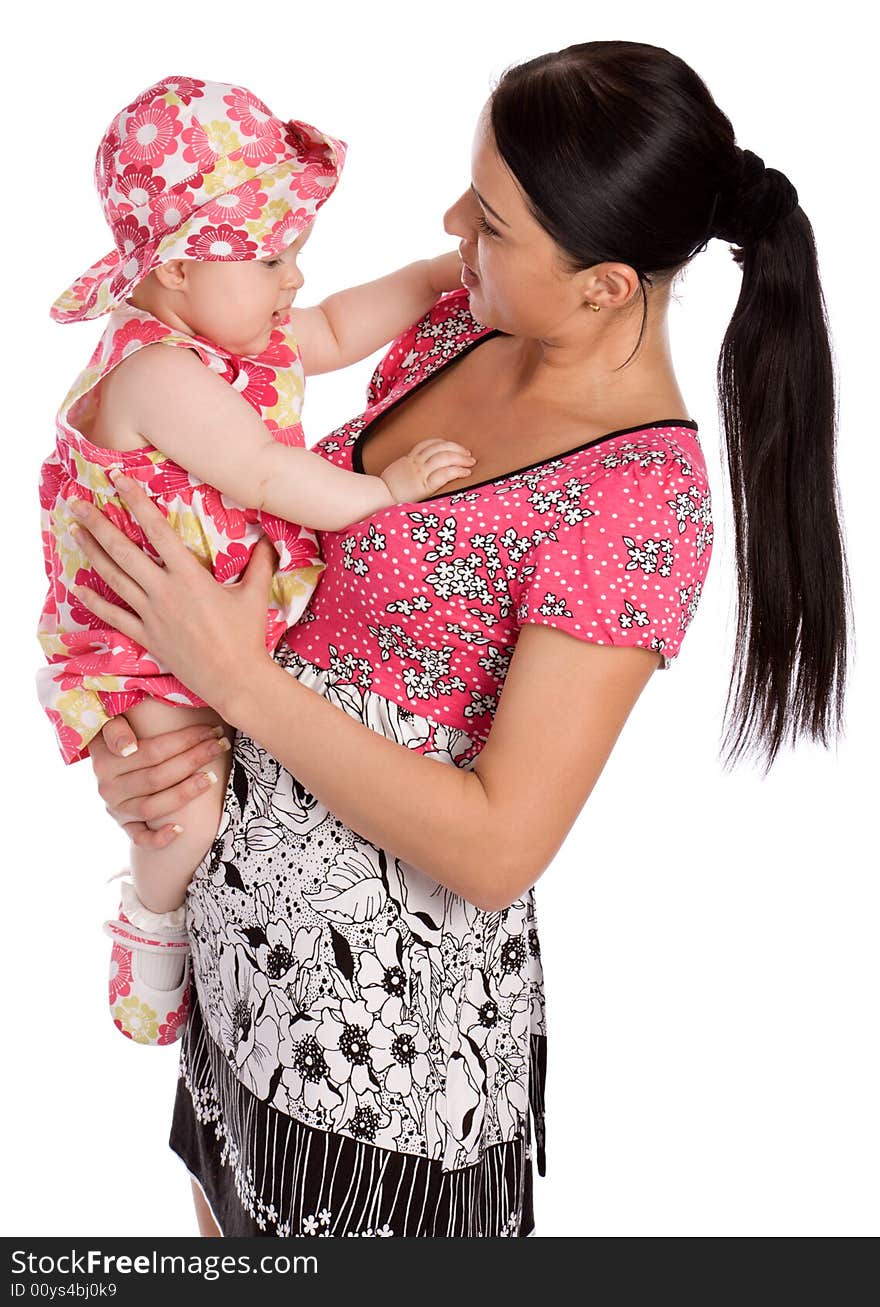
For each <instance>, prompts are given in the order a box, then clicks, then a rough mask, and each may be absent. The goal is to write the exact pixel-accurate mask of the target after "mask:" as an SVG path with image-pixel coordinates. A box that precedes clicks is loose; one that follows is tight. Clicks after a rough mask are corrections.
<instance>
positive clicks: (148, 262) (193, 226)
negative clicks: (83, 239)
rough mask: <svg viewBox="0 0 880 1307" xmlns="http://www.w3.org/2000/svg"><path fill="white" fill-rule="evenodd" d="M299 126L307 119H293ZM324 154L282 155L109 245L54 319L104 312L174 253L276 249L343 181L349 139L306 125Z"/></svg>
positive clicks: (242, 254) (256, 253) (210, 258)
mask: <svg viewBox="0 0 880 1307" xmlns="http://www.w3.org/2000/svg"><path fill="white" fill-rule="evenodd" d="M291 125H292V126H295V127H297V128H299V129H302V128H308V124H304V123H300V122H296V123H294V124H291ZM308 130H309V132H311V133H312V138H313V140H315V142H316V143H317V142H320V144H321V146H322V147H324V148H323V153H322V154H320V155H319V154H317V153H316V152H312V153H311V154H310V155H307V157H306V158H302V157H296V158H289V159H284V160H282V161H281V162H280V163H276V164H272V165H270V166H269V167H268V168H264V169H263V171H262V172H255V173H254V175H253V176H252V177H250V178H248V180H247V181H244V182H242V183H240V184H239V185H237V186H232V187H230V188H229V189H228V190H226V189H224V181H223V176H222V173H218V175H217V178H216V180H217V193H216V194H215V195H214V196H213V197H212V198H211V199H209V200H208V201H206V202H205V203H204V204H202V205H200V206H199V208H198V209H196V210H194V211H193V212H192V213H191V214H189V216H188V217H187V218H186V220H185V221H184V222H182V223H181V224H179V225H178V226H176V227H175V228H174V229H173V230H171V231H168V232H167V233H166V234H164V235H163V234H161V233H159V234H157V235H155V236H154V237H152V238H151V239H149V240H147V241H145V242H144V243H143V244H141V245H139V246H138V247H137V248H136V249H133V250H131V251H130V252H129V253H128V254H127V255H123V254H120V252H119V251H118V250H112V251H111V253H110V254H107V255H105V256H104V257H103V258H102V259H99V260H98V261H97V262H96V263H93V264H92V265H91V267H90V268H87V269H86V271H85V272H84V273H82V274H81V275H80V276H79V277H77V279H76V281H74V282H73V283H72V284H71V285H70V286H69V287H68V288H67V290H65V291H64V292H63V293H62V294H61V295H59V296H58V298H57V299H56V301H55V303H54V304H53V305H52V308H51V310H50V315H51V317H52V318H54V320H55V321H56V322H62V323H67V322H83V321H86V320H87V319H89V318H99V317H102V316H103V315H104V314H105V313H109V312H111V310H112V309H114V308H116V307H117V306H118V305H119V304H121V303H123V302H124V301H125V300H126V299H127V298H128V296H129V295H130V294H131V293H132V291H133V290H134V289H135V287H136V286H138V285H139V284H140V282H142V281H143V280H144V278H145V277H147V276H148V275H149V274H150V273H151V272H152V271H153V269H154V268H156V267H158V266H159V265H160V264H162V263H167V262H168V261H169V260H170V259H196V260H199V261H202V262H217V263H231V262H239V261H241V260H244V259H263V258H270V257H271V256H272V255H273V254H279V253H280V252H281V251H282V250H283V249H284V248H285V247H286V246H287V245H289V244H290V243H291V242H292V241H293V240H295V239H296V237H297V235H298V234H299V233H300V232H301V231H302V230H303V229H304V228H306V227H308V226H309V224H310V223H311V222H313V221H314V218H315V215H316V214H317V212H318V210H319V209H320V208H321V206H322V205H323V204H324V203H325V202H326V201H327V200H328V199H329V198H330V196H331V195H332V194H333V191H334V190H335V189H336V186H337V184H338V182H339V177H340V174H341V172H342V166H343V163H344V161H345V154H346V148H347V147H346V145H345V143H344V142H343V141H339V140H337V139H336V138H335V137H332V136H326V135H324V133H318V132H317V130H316V129H315V128H308Z"/></svg>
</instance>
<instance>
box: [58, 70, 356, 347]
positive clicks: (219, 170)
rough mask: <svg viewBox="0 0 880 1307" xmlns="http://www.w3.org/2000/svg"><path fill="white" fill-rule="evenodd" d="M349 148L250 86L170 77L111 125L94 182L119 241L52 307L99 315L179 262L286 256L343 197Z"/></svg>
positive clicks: (69, 314) (74, 316)
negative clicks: (279, 112)
mask: <svg viewBox="0 0 880 1307" xmlns="http://www.w3.org/2000/svg"><path fill="white" fill-rule="evenodd" d="M346 148H347V147H346V145H345V142H344V141H339V140H336V139H335V138H334V137H332V136H326V135H325V134H324V133H323V132H320V131H318V130H317V128H315V127H312V126H310V125H309V124H308V123H304V122H300V121H298V120H292V121H290V122H283V121H282V120H281V119H280V118H276V117H275V116H274V115H273V114H272V112H271V110H269V109H268V108H267V107H266V105H265V104H263V102H262V100H259V99H257V97H256V96H255V95H253V94H252V93H251V92H250V91H247V90H245V89H244V88H243V87H241V86H230V85H227V84H226V83H224V82H202V81H199V80H198V78H195V77H166V78H164V79H163V81H161V82H157V83H156V85H155V86H151V87H149V88H148V89H147V90H146V91H144V92H143V93H142V94H141V95H139V96H138V97H137V99H136V100H134V101H132V103H131V104H129V105H127V106H126V108H125V109H123V110H122V112H121V113H120V114H118V115H117V116H116V118H114V120H113V122H112V123H111V124H110V126H109V127H108V129H107V131H106V133H105V134H104V138H103V140H102V141H101V144H100V146H99V147H98V154H97V158H96V160H95V185H96V186H97V189H98V194H99V196H100V198H101V205H102V207H103V209H104V216H105V217H106V219H107V222H108V223H109V224H110V229H111V231H112V232H113V239H114V242H115V246H116V248H115V249H114V250H112V251H111V252H110V253H109V254H108V255H106V256H105V257H104V258H103V259H99V260H98V262H97V263H93V264H92V266H91V267H90V268H89V269H88V270H87V271H86V272H84V273H83V274H82V276H80V277H78V278H77V279H76V281H75V282H74V283H73V285H72V286H70V287H69V288H68V289H67V290H66V291H64V293H63V294H62V295H59V297H58V299H57V300H56V301H55V303H54V304H53V306H52V309H51V316H52V317H53V318H54V319H55V320H56V322H80V321H82V320H83V319H85V318H98V317H100V316H101V315H102V314H103V313H108V312H109V311H110V310H111V309H113V308H115V307H116V306H117V305H118V304H119V303H121V302H122V301H123V300H124V299H125V298H126V297H127V296H128V295H130V294H131V292H132V290H134V288H135V286H137V284H138V283H139V282H141V281H143V279H144V278H145V277H146V276H147V275H148V274H149V273H150V272H151V271H152V270H153V268H155V267H158V265H159V264H160V263H166V262H167V261H168V260H169V259H199V260H203V261H231V260H239V259H260V258H268V257H271V256H272V255H273V254H278V253H280V251H281V250H282V249H284V248H285V246H287V245H289V244H290V243H291V241H293V240H294V239H295V238H296V236H297V235H298V233H299V232H301V231H302V230H303V228H304V227H307V226H308V225H309V223H310V222H311V221H312V219H313V218H314V217H315V214H316V213H317V211H318V209H320V207H321V205H322V204H323V203H324V201H325V200H326V199H327V198H328V196H330V195H331V194H332V192H333V190H334V188H335V187H336V183H337V182H338V180H339V175H340V173H341V171H342V165H343V163H344V161H345V152H346Z"/></svg>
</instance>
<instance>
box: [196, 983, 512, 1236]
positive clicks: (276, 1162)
mask: <svg viewBox="0 0 880 1307" xmlns="http://www.w3.org/2000/svg"><path fill="white" fill-rule="evenodd" d="M170 1144H171V1147H172V1149H173V1150H174V1152H176V1153H177V1155H178V1156H179V1157H180V1158H181V1160H182V1161H183V1162H184V1164H185V1165H186V1167H187V1170H188V1171H189V1172H190V1174H191V1175H192V1176H194V1177H195V1179H196V1180H197V1181H198V1182H199V1185H200V1187H201V1189H202V1191H203V1193H204V1195H205V1197H206V1199H207V1201H208V1204H209V1206H210V1208H211V1211H212V1212H213V1214H214V1217H215V1220H216V1221H217V1224H218V1226H219V1227H220V1230H221V1232H222V1234H223V1235H224V1236H225V1237H226V1238H249V1237H253V1236H273V1235H274V1236H279V1237H281V1238H284V1237H288V1236H308V1235H317V1236H321V1237H324V1238H333V1237H336V1236H344V1235H348V1236H357V1235H360V1236H362V1237H364V1238H371V1237H373V1238H382V1237H388V1236H392V1235H397V1236H399V1237H409V1238H412V1237H419V1236H422V1237H427V1238H441V1237H459V1238H469V1237H486V1236H489V1237H491V1236H495V1237H511V1236H513V1237H516V1236H525V1235H528V1234H531V1233H532V1231H533V1229H534V1214H533V1208H532V1163H531V1158H530V1152H531V1150H530V1147H529V1142H528V1138H527V1136H526V1135H523V1136H521V1137H520V1139H519V1140H518V1141H517V1142H516V1143H515V1144H513V1145H511V1144H496V1145H495V1146H494V1147H493V1148H490V1149H488V1150H487V1152H486V1154H484V1157H483V1159H482V1161H481V1162H480V1163H478V1164H476V1165H474V1166H471V1167H467V1168H465V1169H464V1170H460V1171H446V1172H444V1171H442V1170H441V1168H440V1163H439V1162H437V1161H432V1160H429V1159H428V1158H425V1157H417V1156H414V1155H412V1154H408V1153H396V1152H391V1151H389V1150H386V1149H380V1148H376V1147H375V1146H374V1145H371V1144H368V1143H361V1142H358V1141H357V1140H355V1139H353V1138H349V1137H347V1136H344V1135H335V1134H329V1133H327V1132H325V1131H320V1130H315V1129H313V1128H312V1127H310V1126H305V1125H303V1124H302V1123H301V1122H299V1121H296V1120H294V1119H293V1118H292V1117H288V1116H283V1115H282V1114H281V1113H280V1112H278V1111H276V1109H275V1108H273V1107H271V1106H268V1105H267V1104H265V1103H261V1102H260V1101H259V1100H258V1099H256V1098H254V1096H253V1095H252V1094H250V1093H249V1091H248V1090H247V1089H245V1088H244V1086H243V1085H242V1084H241V1083H240V1082H239V1081H238V1080H236V1079H235V1077H234V1076H233V1075H232V1073H231V1072H230V1071H229V1068H228V1067H227V1065H226V1062H225V1059H224V1058H223V1056H222V1054H221V1053H220V1052H219V1050H218V1049H217V1047H216V1046H215V1045H214V1044H213V1041H212V1040H211V1037H210V1035H208V1034H207V1032H206V1031H205V1028H204V1023H203V1021H202V1017H201V1013H200V1011H199V1007H198V1004H197V1003H196V1004H195V1006H194V1007H193V1011H192V1015H191V1017H190V1024H189V1031H188V1037H187V1046H186V1049H185V1051H184V1054H183V1057H182V1060H181V1077H180V1081H179V1083H178V1089H177V1099H176V1101H175V1105H174V1121H173V1125H172V1129H171V1139H170Z"/></svg>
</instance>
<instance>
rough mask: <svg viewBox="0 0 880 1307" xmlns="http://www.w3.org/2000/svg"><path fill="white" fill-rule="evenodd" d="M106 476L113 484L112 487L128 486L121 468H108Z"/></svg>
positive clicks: (126, 478)
mask: <svg viewBox="0 0 880 1307" xmlns="http://www.w3.org/2000/svg"><path fill="white" fill-rule="evenodd" d="M107 475H108V477H109V478H110V480H111V481H112V482H113V484H114V486H127V485H128V477H127V476H126V475H125V473H124V472H123V470H122V468H121V467H108V469H107Z"/></svg>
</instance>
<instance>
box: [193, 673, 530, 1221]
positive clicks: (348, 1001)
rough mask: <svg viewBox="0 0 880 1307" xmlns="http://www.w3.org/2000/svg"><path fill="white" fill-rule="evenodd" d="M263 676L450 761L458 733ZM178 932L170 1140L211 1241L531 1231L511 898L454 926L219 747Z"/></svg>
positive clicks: (345, 835)
mask: <svg viewBox="0 0 880 1307" xmlns="http://www.w3.org/2000/svg"><path fill="white" fill-rule="evenodd" d="M280 661H283V665H285V666H286V667H287V670H288V671H289V672H290V674H291V675H295V676H297V677H298V678H299V679H300V680H302V681H304V682H305V683H306V684H308V685H309V686H310V688H312V689H313V690H315V691H316V692H317V693H319V694H322V695H324V696H325V697H327V698H328V699H330V700H331V701H332V702H334V703H335V704H336V706H337V707H340V708H342V709H343V711H345V712H348V713H350V714H351V715H354V716H356V717H358V719H359V720H361V721H362V722H363V723H364V724H365V725H367V726H369V727H370V728H371V729H373V730H376V731H379V732H380V733H382V734H384V735H386V736H388V737H389V738H392V739H394V740H396V741H397V742H398V743H400V744H403V745H405V746H406V747H408V748H415V749H418V750H419V751H421V752H425V753H427V754H428V755H429V756H431V757H432V758H434V759H435V760H437V761H439V762H447V763H448V764H449V765H459V764H457V759H460V758H463V757H465V756H467V755H468V754H469V753H470V752H471V750H470V744H471V741H470V740H469V738H468V737H467V736H466V735H465V733H464V732H461V731H455V730H452V729H451V728H448V727H439V726H436V725H435V724H434V723H432V722H430V721H428V720H427V719H424V718H419V717H418V716H416V715H415V714H412V713H406V712H404V711H403V710H401V709H400V708H399V707H398V706H397V705H395V704H392V703H389V702H388V701H387V700H385V699H384V698H382V697H381V696H379V695H375V694H372V693H371V692H370V691H369V690H365V689H358V688H357V687H355V686H353V685H351V684H347V683H345V682H344V681H342V680H341V678H339V677H338V676H337V675H336V674H335V672H334V671H326V670H322V669H318V668H315V667H313V666H312V665H311V664H309V663H307V662H304V661H303V660H301V659H300V658H299V657H297V656H296V655H295V654H293V653H292V652H290V651H287V653H286V655H284V657H283V658H282V659H281V660H280ZM187 929H188V932H189V937H190V942H191V945H192V974H193V980H194V989H193V994H192V1015H191V1016H190V1020H189V1025H188V1027H187V1029H186V1031H185V1032H184V1037H183V1041H182V1044H181V1075H180V1082H179V1085H178V1092H177V1101H176V1105H175V1113H174V1124H173V1129H172V1134H171V1141H170V1142H171V1147H172V1148H173V1149H174V1151H175V1152H177V1153H178V1154H179V1156H180V1157H181V1158H182V1159H183V1161H184V1162H185V1163H186V1165H187V1167H188V1168H189V1170H190V1172H191V1173H192V1174H193V1176H194V1177H195V1178H196V1179H197V1180H198V1181H199V1183H200V1185H201V1187H202V1189H203V1190H204V1193H205V1196H206V1198H207V1200H208V1202H209V1204H210V1206H211V1208H212V1210H213V1212H214V1214H215V1217H216V1218H217V1221H218V1224H219V1225H220V1227H221V1230H222V1231H223V1233H224V1234H225V1235H228V1236H240V1235H260V1234H266V1235H280V1236H288V1237H289V1236H302V1235H309V1234H314V1235H319V1236H325V1237H333V1236H338V1235H361V1236H369V1235H373V1236H376V1235H379V1236H389V1235H394V1236H398V1237H412V1236H427V1237H462V1236H464V1237H498V1236H524V1235H527V1234H529V1233H530V1232H531V1230H532V1225H533V1217H532V1158H531V1136H532V1133H533V1134H534V1139H535V1145H536V1162H537V1165H538V1170H539V1173H540V1174H543V1173H544V1102H543V1099H544V1079H545V1066H546V1033H545V1028H544V998H543V976H542V971H541V960H540V948H539V944H538V934H537V924H536V920H535V907H534V901H533V896H532V892H531V891H529V892H528V893H527V894H526V895H524V896H523V897H522V898H521V899H518V900H517V901H516V902H515V903H513V904H511V905H510V907H508V908H506V909H504V910H503V911H500V912H486V911H483V910H482V909H479V908H477V907H474V905H472V904H470V903H467V902H466V901H465V900H463V899H462V898H460V897H459V896H457V895H455V894H453V893H452V892H451V891H449V890H447V889H444V887H443V886H441V885H438V884H437V882H436V881H433V880H432V879H431V878H430V877H428V876H426V875H424V874H423V873H422V872H420V871H419V870H418V869H417V868H415V867H412V866H410V865H409V864H407V863H405V862H403V861H402V860H401V859H399V858H397V857H395V856H394V855H393V854H392V853H390V852H389V851H387V850H383V849H380V848H377V847H376V846H374V845H373V844H371V843H370V842H369V841H367V840H365V839H363V838H362V837H361V836H360V835H358V834H356V833H355V832H354V831H352V830H350V829H349V828H348V827H347V826H345V825H344V824H343V823H342V822H340V821H338V820H337V819H336V818H335V817H334V816H333V814H332V813H329V812H328V811H327V809H326V808H324V807H323V806H322V805H321V804H320V803H319V802H318V801H317V800H316V799H315V798H314V796H313V795H311V794H309V793H308V791H306V790H305V789H304V787H303V786H302V785H301V784H300V783H299V782H298V781H297V780H296V779H295V778H294V777H292V776H291V775H290V773H289V772H287V771H286V770H285V769H284V768H283V767H282V766H281V765H280V763H278V761H277V760H276V759H274V758H272V757H271V756H270V755H268V754H267V753H266V752H265V751H264V750H263V749H261V748H260V747H259V746H258V745H257V744H256V743H255V742H254V741H253V740H252V739H250V738H249V737H248V736H244V735H238V736H237V738H236V741H235V748H234V752H233V759H232V769H231V775H230V779H229V785H228V787H227V791H226V795H225V799H224V809H223V816H222V819H221V824H220V830H219V833H218V836H217V839H216V840H215V842H214V846H213V848H212V850H211V852H210V853H209V854H208V855H207V856H206V858H205V859H204V861H203V863H202V864H201V865H200V867H199V868H198V869H197V870H196V873H195V876H194V878H193V880H192V882H191V884H190V886H189V889H188V891H187Z"/></svg>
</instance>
